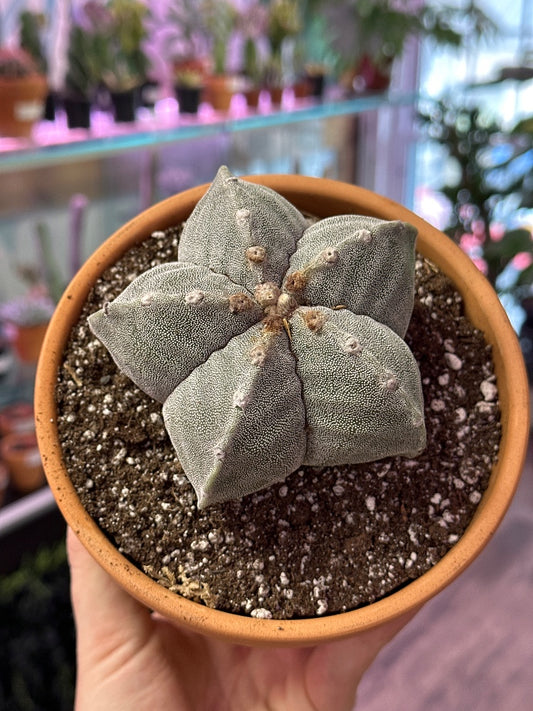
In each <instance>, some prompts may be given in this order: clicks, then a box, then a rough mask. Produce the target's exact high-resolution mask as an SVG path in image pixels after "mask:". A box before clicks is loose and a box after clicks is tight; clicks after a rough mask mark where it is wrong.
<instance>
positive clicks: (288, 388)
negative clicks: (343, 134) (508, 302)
mask: <svg viewBox="0 0 533 711" xmlns="http://www.w3.org/2000/svg"><path fill="white" fill-rule="evenodd" d="M414 241H415V229H414V228H413V227H411V226H410V225H408V224H405V223H402V222H385V221H382V220H378V219H376V218H372V217H361V216H357V215H340V216H337V217H329V218H325V219H323V220H320V221H318V222H316V223H314V224H312V225H311V226H309V222H308V221H307V220H306V219H305V218H304V217H303V215H301V214H300V212H299V211H298V210H297V209H296V208H295V207H294V206H293V205H291V204H290V203H289V202H288V201H287V200H285V198H283V197H281V196H280V195H278V194H277V193H275V192H274V191H272V190H270V189H269V188H267V187H264V186H261V185H255V184H252V183H249V182H246V181H243V180H240V179H238V178H235V177H234V176H232V175H231V174H230V172H229V171H228V169H227V168H225V167H222V168H220V170H219V171H218V174H217V176H216V178H215V180H214V182H213V183H212V185H211V187H210V188H209V190H208V192H207V193H206V195H205V196H204V197H203V198H202V199H201V200H200V201H199V203H198V204H197V206H196V208H195V209H194V211H193V213H192V214H191V216H190V217H189V219H188V221H187V223H186V224H185V227H184V230H183V233H182V236H181V239H180V243H179V249H178V260H179V261H178V262H174V263H168V264H162V265H160V266H157V267H155V268H153V269H150V270H149V271H147V272H145V273H144V274H142V275H141V276H139V277H138V278H137V279H135V281H133V282H132V283H131V284H130V285H129V286H128V287H127V288H126V289H125V290H124V291H123V292H122V293H121V294H120V295H119V296H118V298H116V299H115V300H114V301H113V302H111V303H107V304H105V306H104V308H103V309H102V310H100V311H98V312H97V313H95V314H93V315H92V316H90V318H89V323H90V326H91V329H92V330H93V332H94V333H95V334H96V336H97V337H98V338H99V339H100V340H101V341H102V342H103V343H104V345H105V346H106V347H107V349H108V350H109V351H110V353H111V355H112V357H113V358H114V360H115V362H116V363H117V365H118V367H119V368H120V369H121V370H122V371H123V372H124V373H126V374H127V375H128V376H129V377H130V378H131V379H132V380H133V381H134V382H135V383H136V384H137V385H138V387H140V388H141V389H142V390H144V391H145V392H146V393H148V394H149V395H151V396H152V397H154V398H155V399H157V400H159V401H160V402H162V403H163V416H164V420H165V425H166V428H167V430H168V433H169V435H170V439H171V441H172V444H173V445H174V447H175V449H176V452H177V455H178V458H179V460H180V462H181V464H182V466H183V469H184V471H185V474H186V475H187V477H188V478H189V480H190V482H191V483H192V485H193V486H194V489H195V491H196V494H197V497H198V506H199V507H200V508H203V507H205V506H208V505H210V504H213V503H216V502H221V501H226V500H228V499H235V498H240V497H242V496H244V495H245V494H249V493H252V492H254V491H257V490H259V489H261V488H263V487H265V486H268V485H270V484H273V483H274V482H276V481H280V480H282V479H284V478H285V477H286V476H287V475H288V474H290V473H291V472H293V471H295V470H296V469H297V468H298V467H300V466H301V465H312V466H326V465H340V464H351V463H361V462H367V461H373V460H376V459H380V458H382V457H386V456H392V455H404V456H410V457H411V456H415V455H416V454H418V453H419V452H420V451H421V450H422V449H423V448H424V446H425V438H426V433H425V426H424V419H423V398H422V389H421V384H420V375H419V371H418V367H417V364H416V361H415V359H414V357H413V355H412V353H411V352H410V350H409V348H408V347H407V345H406V343H405V342H404V340H403V336H404V335H405V332H406V330H407V326H408V323H409V319H410V317H411V312H412V308H413V297H414Z"/></svg>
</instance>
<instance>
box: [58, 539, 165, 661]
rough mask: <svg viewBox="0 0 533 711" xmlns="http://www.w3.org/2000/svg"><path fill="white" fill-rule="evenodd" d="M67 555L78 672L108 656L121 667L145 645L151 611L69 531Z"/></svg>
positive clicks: (149, 628) (150, 625)
mask: <svg viewBox="0 0 533 711" xmlns="http://www.w3.org/2000/svg"><path fill="white" fill-rule="evenodd" d="M67 552H68V558H69V563H70V577H71V583H70V585H71V598H72V609H73V613H74V620H75V623H76V632H77V651H78V666H79V672H80V673H81V672H82V671H83V667H84V666H85V665H86V666H87V667H92V666H93V665H97V664H99V663H101V662H102V661H104V660H109V658H110V656H113V657H114V658H115V663H117V664H120V663H121V662H123V661H124V659H125V658H128V657H131V656H132V655H134V654H135V653H136V651H137V650H138V649H140V648H142V647H143V646H144V645H145V644H146V642H147V640H148V638H149V636H150V633H151V631H152V620H151V617H150V612H149V610H148V609H147V608H145V607H144V606H143V605H141V604H140V603H139V602H137V601H136V600H135V599H134V598H132V597H131V596H130V595H128V593H126V592H125V590H123V589H122V588H121V587H120V586H119V585H118V584H117V583H116V582H115V581H114V580H113V579H112V578H111V577H110V576H109V575H108V574H107V573H106V572H105V571H104V570H103V568H101V567H100V566H99V565H98V563H96V561H95V560H94V559H93V558H92V557H91V555H90V554H89V553H88V552H87V551H86V550H85V548H84V547H83V545H82V544H81V543H80V541H79V540H78V539H77V537H76V536H75V535H74V533H73V531H72V530H71V529H70V528H69V529H68V531H67Z"/></svg>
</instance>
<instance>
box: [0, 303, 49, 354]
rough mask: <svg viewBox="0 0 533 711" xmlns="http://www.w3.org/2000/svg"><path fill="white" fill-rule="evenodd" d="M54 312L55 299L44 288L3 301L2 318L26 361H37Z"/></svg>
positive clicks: (11, 338)
mask: <svg viewBox="0 0 533 711" xmlns="http://www.w3.org/2000/svg"><path fill="white" fill-rule="evenodd" d="M53 312H54V303H53V301H52V300H51V299H50V297H49V296H48V295H47V294H43V293H42V292H41V291H40V290H36V291H31V290H30V291H29V292H28V293H27V294H25V295H24V296H21V297H18V298H16V299H12V300H11V301H6V302H4V303H3V304H0V319H1V320H2V321H3V322H4V323H5V327H6V333H7V335H8V338H9V339H10V341H11V343H12V345H13V347H14V349H15V352H16V353H17V355H18V357H19V358H20V360H21V361H22V362H23V363H36V362H37V360H38V358H39V352H40V350H41V344H42V342H43V338H44V334H45V333H46V329H47V327H48V322H49V321H50V317H51V316H52V313H53Z"/></svg>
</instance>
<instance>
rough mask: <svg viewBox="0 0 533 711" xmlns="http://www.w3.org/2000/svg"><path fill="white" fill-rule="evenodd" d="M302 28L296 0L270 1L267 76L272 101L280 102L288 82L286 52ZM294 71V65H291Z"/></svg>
mask: <svg viewBox="0 0 533 711" xmlns="http://www.w3.org/2000/svg"><path fill="white" fill-rule="evenodd" d="M301 29H302V18H301V16H300V8H299V4H298V2H295V0H274V1H273V2H272V3H270V9H269V17H268V33H267V34H268V40H269V43H270V56H269V59H268V62H267V69H266V76H267V83H268V86H269V90H270V96H271V98H272V103H274V104H280V103H281V99H282V94H283V89H284V88H285V84H286V83H287V81H286V80H287V74H288V73H289V72H288V70H287V62H286V61H285V57H284V54H285V52H286V50H287V49H290V48H289V47H288V43H289V42H290V41H291V40H293V39H294V38H295V37H296V36H297V35H298V33H299V32H300V31H301ZM291 71H292V67H291Z"/></svg>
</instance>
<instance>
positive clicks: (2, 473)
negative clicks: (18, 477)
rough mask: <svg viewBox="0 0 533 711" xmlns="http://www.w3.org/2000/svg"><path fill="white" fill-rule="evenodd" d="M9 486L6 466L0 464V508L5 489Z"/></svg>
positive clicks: (4, 496)
mask: <svg viewBox="0 0 533 711" xmlns="http://www.w3.org/2000/svg"><path fill="white" fill-rule="evenodd" d="M8 486H9V472H8V470H7V467H6V465H5V464H4V463H3V462H0V506H2V504H3V503H4V499H5V498H6V491H7V487H8Z"/></svg>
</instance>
